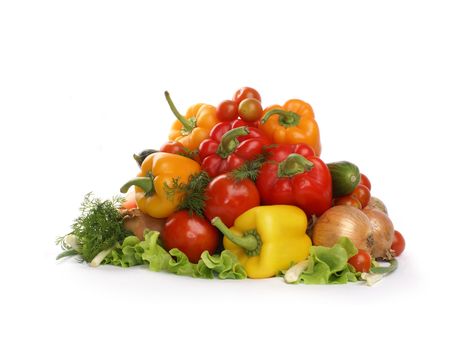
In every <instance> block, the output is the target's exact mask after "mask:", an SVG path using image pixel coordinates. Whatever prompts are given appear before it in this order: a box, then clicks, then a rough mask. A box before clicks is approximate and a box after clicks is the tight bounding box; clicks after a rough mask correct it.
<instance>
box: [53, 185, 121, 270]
mask: <svg viewBox="0 0 472 350" xmlns="http://www.w3.org/2000/svg"><path fill="white" fill-rule="evenodd" d="M122 202H123V199H122V198H120V197H115V198H113V199H111V200H104V201H102V200H100V199H98V198H93V197H92V194H91V193H88V194H87V195H86V196H85V198H84V200H83V202H82V205H81V206H80V216H79V217H78V218H77V219H75V221H74V223H73V225H72V232H71V233H70V234H69V235H66V236H64V237H60V238H58V240H57V242H56V243H57V244H60V245H61V247H62V249H63V250H65V251H64V252H63V253H61V254H60V255H59V256H58V259H60V258H62V257H65V256H69V255H74V254H79V255H80V256H81V258H82V259H83V260H85V261H87V262H91V261H92V260H93V258H95V256H97V254H98V253H100V252H102V251H104V250H106V249H110V248H112V247H114V246H115V244H117V243H118V242H122V241H123V240H124V238H125V237H126V236H127V235H129V234H130V232H128V231H127V230H126V229H125V228H124V226H123V216H122V215H121V213H120V211H119V210H118V208H119V206H120V204H121V203H122ZM70 237H73V238H74V240H75V241H76V244H74V246H71V245H70V244H67V243H66V238H70Z"/></svg>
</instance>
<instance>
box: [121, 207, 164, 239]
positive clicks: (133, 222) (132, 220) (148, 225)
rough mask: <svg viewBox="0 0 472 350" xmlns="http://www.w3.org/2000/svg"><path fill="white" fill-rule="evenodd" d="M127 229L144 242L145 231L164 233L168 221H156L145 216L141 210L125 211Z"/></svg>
mask: <svg viewBox="0 0 472 350" xmlns="http://www.w3.org/2000/svg"><path fill="white" fill-rule="evenodd" d="M122 215H123V218H124V227H125V229H127V230H129V231H131V232H133V234H134V235H135V236H136V237H138V238H139V239H140V240H141V241H142V240H144V230H146V229H149V230H153V231H158V232H160V233H162V232H163V231H164V224H165V223H166V219H156V218H153V217H152V216H149V215H147V214H144V213H143V212H142V211H141V210H139V209H128V210H123V211H122Z"/></svg>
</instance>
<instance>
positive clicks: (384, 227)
mask: <svg viewBox="0 0 472 350" xmlns="http://www.w3.org/2000/svg"><path fill="white" fill-rule="evenodd" d="M362 211H363V212H364V214H365V215H367V217H368V218H369V221H370V225H371V226H372V233H373V235H374V246H373V247H372V253H371V254H372V256H373V257H374V258H388V257H389V252H390V247H391V246H392V242H393V233H394V229H393V223H392V221H391V220H390V219H389V217H388V216H387V215H386V214H385V213H384V212H382V211H380V210H378V209H368V208H364V209H363V210H362Z"/></svg>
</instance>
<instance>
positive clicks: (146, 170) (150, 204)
mask: <svg viewBox="0 0 472 350" xmlns="http://www.w3.org/2000/svg"><path fill="white" fill-rule="evenodd" d="M199 171H200V165H199V164H198V163H197V162H196V161H194V160H192V159H189V158H187V157H183V156H181V155H178V154H172V153H166V152H156V153H152V154H150V155H148V156H147V157H146V159H145V160H144V162H143V163H142V165H141V171H140V172H139V174H138V177H136V178H134V179H132V180H130V181H128V182H127V183H126V184H124V185H123V186H122V187H121V189H120V191H121V193H126V192H128V190H129V188H130V187H131V186H133V185H134V186H135V190H136V203H137V205H138V208H139V209H140V210H141V211H142V212H144V213H146V214H148V215H150V216H152V217H155V218H158V219H162V218H166V217H168V216H169V215H170V214H172V213H173V212H175V211H176V210H177V207H178V206H179V204H180V201H181V197H182V195H183V194H182V193H175V195H173V196H169V194H168V193H167V192H166V188H167V189H169V188H172V187H173V186H174V182H175V181H178V182H179V183H180V184H186V183H187V182H188V180H189V178H190V176H192V175H194V174H197V173H198V172H199Z"/></svg>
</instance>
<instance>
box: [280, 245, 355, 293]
mask: <svg viewBox="0 0 472 350" xmlns="http://www.w3.org/2000/svg"><path fill="white" fill-rule="evenodd" d="M356 254H357V249H356V247H355V246H354V244H353V243H352V242H351V241H350V240H349V238H347V237H341V238H340V239H339V241H338V243H336V244H335V245H334V246H333V247H330V248H328V247H322V246H312V247H311V248H310V253H309V256H308V259H307V260H306V261H305V264H304V265H301V266H302V268H303V271H301V273H300V274H299V275H298V279H296V280H295V281H292V280H290V282H291V283H305V284H344V283H347V282H356V281H357V280H358V277H359V276H360V274H359V273H356V272H355V270H354V268H353V267H352V266H351V265H350V264H348V260H349V259H350V258H351V257H353V256H354V255H356ZM288 271H290V269H289V270H288ZM284 273H287V271H286V272H282V275H283V274H284ZM286 280H287V279H286Z"/></svg>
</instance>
